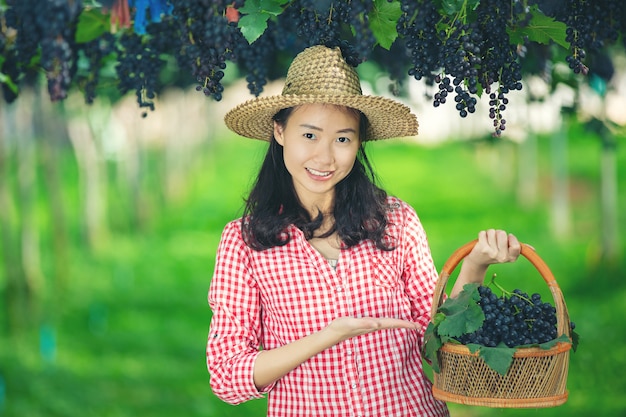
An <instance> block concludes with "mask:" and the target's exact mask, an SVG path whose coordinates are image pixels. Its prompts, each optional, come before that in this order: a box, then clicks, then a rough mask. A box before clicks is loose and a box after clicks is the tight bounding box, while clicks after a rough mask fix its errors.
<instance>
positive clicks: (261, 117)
mask: <svg viewBox="0 0 626 417" xmlns="http://www.w3.org/2000/svg"><path fill="white" fill-rule="evenodd" d="M312 103H324V104H333V105H337V106H345V107H351V108H353V109H357V110H359V111H361V112H362V113H363V114H365V116H366V117H367V120H368V129H367V134H366V137H365V140H367V141H371V140H380V139H390V138H400V137H408V136H416V135H417V132H418V123H417V118H416V116H415V115H414V114H413V113H411V109H410V108H409V107H408V106H406V105H404V104H402V103H400V102H398V101H395V100H391V99H388V98H386V97H381V96H368V95H289V94H284V95H279V96H267V97H257V98H253V99H251V100H248V101H246V102H244V103H241V104H239V105H238V106H236V107H235V108H233V109H232V110H230V111H229V112H228V113H227V114H226V116H224V121H225V123H226V126H228V128H229V129H230V130H232V131H233V132H235V133H237V134H239V135H241V136H244V137H247V138H251V139H259V140H265V141H270V140H271V138H272V135H273V133H274V124H273V121H272V120H273V117H274V115H275V114H276V113H278V112H279V111H280V110H282V109H286V108H289V107H296V106H300V105H303V104H312Z"/></svg>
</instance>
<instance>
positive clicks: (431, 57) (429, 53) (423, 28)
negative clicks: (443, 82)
mask: <svg viewBox="0 0 626 417" xmlns="http://www.w3.org/2000/svg"><path fill="white" fill-rule="evenodd" d="M400 3H401V10H402V14H401V15H400V17H399V18H398V23H397V24H396V29H397V31H398V35H400V36H401V37H402V38H404V41H405V46H406V49H407V54H408V55H409V70H408V74H409V75H410V76H411V77H413V78H415V79H416V80H418V81H419V80H421V79H425V81H426V83H427V84H429V85H433V84H434V81H435V77H436V74H437V73H438V72H439V70H440V69H441V61H442V46H443V44H442V42H441V39H440V38H439V36H438V33H437V23H438V22H439V19H441V16H440V14H439V12H438V10H437V7H436V5H435V2H434V1H432V0H420V1H415V0H402V1H401V2H400Z"/></svg>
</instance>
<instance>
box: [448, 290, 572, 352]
mask: <svg viewBox="0 0 626 417" xmlns="http://www.w3.org/2000/svg"><path fill="white" fill-rule="evenodd" d="M478 293H479V294H480V301H479V302H478V304H479V305H480V307H481V309H482V311H483V313H484V314H485V321H484V322H483V325H482V327H480V328H479V329H478V330H476V331H475V332H473V333H466V334H464V335H462V336H460V337H459V339H458V340H459V342H461V343H463V344H470V343H475V344H479V345H483V346H488V347H495V346H497V345H498V344H499V343H504V344H505V345H506V346H508V347H516V346H522V345H535V344H541V343H545V342H549V341H550V340H554V339H556V338H557V336H558V335H557V328H556V324H557V317H556V309H555V308H554V307H553V306H552V305H551V304H550V303H549V302H544V301H542V300H541V295H540V294H538V293H535V294H532V295H531V296H529V295H528V294H527V293H525V292H523V291H521V290H519V289H516V290H514V291H513V292H512V293H511V294H510V296H506V295H503V296H501V297H498V296H497V295H496V294H495V293H494V292H492V291H491V288H490V287H487V286H480V287H478ZM572 326H573V324H572Z"/></svg>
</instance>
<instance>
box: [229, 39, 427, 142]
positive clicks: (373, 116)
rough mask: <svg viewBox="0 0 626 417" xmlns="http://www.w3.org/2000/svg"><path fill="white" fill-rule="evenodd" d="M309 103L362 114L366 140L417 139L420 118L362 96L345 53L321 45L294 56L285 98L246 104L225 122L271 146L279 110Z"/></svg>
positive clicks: (381, 99)
mask: <svg viewBox="0 0 626 417" xmlns="http://www.w3.org/2000/svg"><path fill="white" fill-rule="evenodd" d="M309 103H327V104H335V105H339V106H346V107H352V108H354V109H357V110H360V111H361V112H363V113H364V114H365V116H367V120H368V122H369V124H368V129H367V135H366V140H378V139H388V138H397V137H405V136H415V135H417V118H416V117H415V115H414V114H412V113H411V110H410V109H409V107H407V106H405V105H404V104H402V103H400V102H397V101H395V100H391V99H388V98H385V97H379V96H367V95H363V93H362V92H361V84H360V82H359V76H358V75H357V73H356V71H355V70H354V68H353V67H351V66H350V65H348V64H347V63H346V61H345V60H344V59H343V57H342V56H341V50H340V49H339V48H333V49H331V48H327V47H325V46H321V45H318V46H313V47H310V48H307V49H305V50H304V51H302V52H301V53H300V54H298V55H297V56H296V58H295V59H294V60H293V62H292V63H291V66H290V67H289V70H288V71H287V79H286V80H285V86H284V88H283V92H282V94H281V95H278V96H266V97H257V98H254V99H251V100H248V101H246V102H244V103H242V104H240V105H238V106H237V107H235V108H233V109H232V110H230V111H229V112H228V113H227V114H226V116H225V117H224V121H225V122H226V126H228V128H229V129H230V130H232V131H233V132H235V133H238V134H239V135H241V136H245V137H248V138H252V139H260V140H267V141H269V140H270V139H271V138H272V134H273V133H274V124H273V121H272V118H273V116H274V115H275V114H276V113H277V112H278V111H280V110H282V109H285V108H288V107H294V106H299V105H301V104H309Z"/></svg>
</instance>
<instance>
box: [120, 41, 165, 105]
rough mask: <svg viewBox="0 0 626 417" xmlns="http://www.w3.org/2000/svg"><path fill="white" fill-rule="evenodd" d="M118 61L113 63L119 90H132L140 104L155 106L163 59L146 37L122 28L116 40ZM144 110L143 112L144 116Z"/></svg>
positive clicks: (163, 63) (121, 91)
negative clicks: (122, 31) (124, 30)
mask: <svg viewBox="0 0 626 417" xmlns="http://www.w3.org/2000/svg"><path fill="white" fill-rule="evenodd" d="M117 57H118V63H117V65H116V67H115V71H116V73H117V76H118V79H119V84H118V89H119V91H120V93H122V94H126V93H127V92H129V91H134V92H135V95H136V96H137V104H139V107H140V108H144V107H147V108H149V109H150V110H154V101H153V100H154V98H155V97H156V93H157V91H158V82H159V73H160V71H161V69H162V68H163V66H164V65H165V61H163V60H162V59H161V58H160V56H159V51H157V50H155V49H153V48H151V47H150V44H149V41H148V40H147V39H145V38H144V37H143V36H140V35H137V34H136V33H134V32H125V33H124V34H122V36H120V38H119V42H118V43H117ZM146 115H147V113H145V112H144V113H143V116H144V117H145V116H146Z"/></svg>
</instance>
